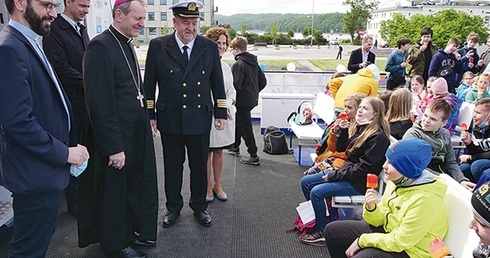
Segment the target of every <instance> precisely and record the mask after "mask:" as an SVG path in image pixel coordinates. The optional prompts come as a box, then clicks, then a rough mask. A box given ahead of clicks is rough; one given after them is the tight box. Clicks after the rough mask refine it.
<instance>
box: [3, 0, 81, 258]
mask: <svg viewBox="0 0 490 258" xmlns="http://www.w3.org/2000/svg"><path fill="white" fill-rule="evenodd" d="M5 5H6V7H7V9H8V11H9V14H10V17H11V20H10V22H9V24H8V25H7V26H5V28H4V29H3V30H2V32H0V60H2V61H1V62H0V78H2V86H1V87H0V126H1V127H2V128H3V134H4V135H3V138H4V144H5V146H6V148H5V149H6V153H5V156H4V159H3V164H2V165H3V168H4V170H5V172H8V173H2V174H0V184H1V185H2V186H4V187H5V188H7V189H8V190H9V191H11V192H12V196H13V210H14V213H15V223H14V233H13V236H12V240H11V241H10V251H9V256H10V257H44V256H45V255H46V251H47V249H48V245H49V242H50V240H51V237H52V235H53V233H54V229H55V224H56V215H57V212H58V204H59V201H60V199H61V192H62V190H63V189H65V188H66V186H67V185H68V180H69V175H70V174H69V170H70V164H71V165H75V166H80V165H81V164H82V163H83V162H84V161H85V160H87V159H88V156H89V155H88V152H87V150H86V148H85V147H83V146H81V145H77V136H76V131H75V121H74V119H73V115H72V112H71V105H70V102H69V100H68V98H67V97H66V94H65V92H64V91H63V88H62V87H61V83H60V82H59V81H58V79H57V76H56V74H55V73H54V70H53V68H52V67H51V65H50V64H49V62H48V61H47V59H46V56H45V54H44V52H43V51H42V49H41V47H40V45H39V39H40V37H41V36H44V35H46V34H48V33H49V31H50V24H51V22H50V21H51V20H52V19H53V18H55V17H56V11H55V5H56V2H55V1H54V0H45V1H44V0H43V1H42V2H41V1H33V0H27V1H24V0H5ZM69 146H71V147H69Z"/></svg>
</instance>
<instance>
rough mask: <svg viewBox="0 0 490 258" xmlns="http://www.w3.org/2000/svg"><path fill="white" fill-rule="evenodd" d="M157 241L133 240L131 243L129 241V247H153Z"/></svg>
mask: <svg viewBox="0 0 490 258" xmlns="http://www.w3.org/2000/svg"><path fill="white" fill-rule="evenodd" d="M156 243H157V241H153V240H139V239H138V238H135V239H134V240H133V241H131V245H133V246H142V247H150V246H155V244H156Z"/></svg>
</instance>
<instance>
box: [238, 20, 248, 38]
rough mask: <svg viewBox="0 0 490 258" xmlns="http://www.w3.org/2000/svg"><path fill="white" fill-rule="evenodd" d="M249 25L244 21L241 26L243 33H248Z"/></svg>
mask: <svg viewBox="0 0 490 258" xmlns="http://www.w3.org/2000/svg"><path fill="white" fill-rule="evenodd" d="M247 27H248V25H247V24H246V23H242V25H241V28H240V30H241V32H242V35H245V33H247Z"/></svg>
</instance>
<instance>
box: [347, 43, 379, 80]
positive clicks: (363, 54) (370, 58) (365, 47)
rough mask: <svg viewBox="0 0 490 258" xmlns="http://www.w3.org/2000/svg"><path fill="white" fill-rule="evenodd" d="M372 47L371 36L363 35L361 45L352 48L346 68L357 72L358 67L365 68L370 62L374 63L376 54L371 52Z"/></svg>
mask: <svg viewBox="0 0 490 258" xmlns="http://www.w3.org/2000/svg"><path fill="white" fill-rule="evenodd" d="M372 47H373V38H372V37H371V36H365V37H364V38H362V46H361V47H360V48H358V49H356V50H353V51H352V53H351V54H350V57H349V63H348V65H347V69H349V71H351V72H352V73H357V71H359V69H361V68H366V67H367V66H368V65H370V64H374V60H375V59H376V55H375V54H374V53H373V52H371V48H372Z"/></svg>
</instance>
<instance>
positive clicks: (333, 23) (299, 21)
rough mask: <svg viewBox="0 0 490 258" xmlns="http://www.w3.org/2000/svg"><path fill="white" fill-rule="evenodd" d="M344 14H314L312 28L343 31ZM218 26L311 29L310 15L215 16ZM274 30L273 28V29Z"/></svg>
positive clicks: (285, 30) (263, 29)
mask: <svg viewBox="0 0 490 258" xmlns="http://www.w3.org/2000/svg"><path fill="white" fill-rule="evenodd" d="M344 16H345V14H344V13H327V14H315V15H314V16H313V27H314V28H315V29H316V30H321V31H323V32H330V31H331V30H333V31H338V32H342V31H343V30H344ZM215 19H216V21H217V22H218V23H219V24H229V25H230V26H231V27H232V28H234V29H235V30H237V31H241V28H243V26H244V25H246V28H247V30H261V31H271V29H272V28H271V27H272V26H274V25H275V24H277V31H279V32H287V31H290V30H292V31H294V32H303V30H304V29H306V28H311V15H308V14H294V13H289V14H277V13H267V14H234V15H231V16H224V15H219V14H216V15H215ZM274 29H275V28H274Z"/></svg>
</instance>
